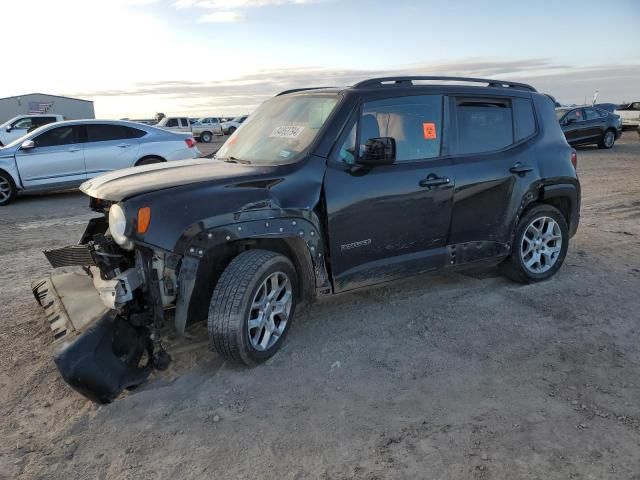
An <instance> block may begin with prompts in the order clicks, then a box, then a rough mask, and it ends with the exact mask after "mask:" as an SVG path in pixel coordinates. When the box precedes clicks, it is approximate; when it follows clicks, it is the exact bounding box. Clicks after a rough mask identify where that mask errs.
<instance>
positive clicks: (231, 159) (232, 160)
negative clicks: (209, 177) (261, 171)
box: [216, 157, 251, 165]
mask: <svg viewBox="0 0 640 480" xmlns="http://www.w3.org/2000/svg"><path fill="white" fill-rule="evenodd" d="M216 158H217V159H218V160H222V161H223V162H227V163H242V164H244V165H250V164H251V162H250V161H249V160H241V159H239V158H236V157H225V158H218V157H216Z"/></svg>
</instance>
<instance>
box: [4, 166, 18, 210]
mask: <svg viewBox="0 0 640 480" xmlns="http://www.w3.org/2000/svg"><path fill="white" fill-rule="evenodd" d="M16 193H17V189H16V184H15V183H13V178H11V175H9V174H8V173H5V172H0V206H3V205H9V204H10V203H11V202H12V201H13V199H14V198H15V197H16Z"/></svg>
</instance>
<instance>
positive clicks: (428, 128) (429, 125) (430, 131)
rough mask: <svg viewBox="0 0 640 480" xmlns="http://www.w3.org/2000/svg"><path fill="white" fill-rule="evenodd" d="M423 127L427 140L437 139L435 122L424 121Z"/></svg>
mask: <svg viewBox="0 0 640 480" xmlns="http://www.w3.org/2000/svg"><path fill="white" fill-rule="evenodd" d="M422 129H423V131H424V139H425V140H435V139H436V124H435V123H434V122H424V123H423V124H422Z"/></svg>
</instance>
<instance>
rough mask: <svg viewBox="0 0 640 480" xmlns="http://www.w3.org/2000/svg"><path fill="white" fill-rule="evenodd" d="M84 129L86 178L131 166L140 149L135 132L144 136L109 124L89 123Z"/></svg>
mask: <svg viewBox="0 0 640 480" xmlns="http://www.w3.org/2000/svg"><path fill="white" fill-rule="evenodd" d="M86 129H87V143H85V146H84V158H85V164H86V168H87V178H91V177H93V176H95V175H99V174H100V173H103V172H109V171H111V170H117V169H120V168H126V167H131V166H133V164H134V162H135V161H136V160H137V155H138V150H139V148H140V140H139V139H138V138H136V133H135V132H142V134H144V131H142V130H139V129H137V128H132V127H127V126H124V125H116V124H109V123H104V124H103V123H90V124H87V126H86ZM138 136H140V135H138Z"/></svg>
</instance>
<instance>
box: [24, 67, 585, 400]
mask: <svg viewBox="0 0 640 480" xmlns="http://www.w3.org/2000/svg"><path fill="white" fill-rule="evenodd" d="M452 80H453V81H456V82H464V83H465V84H464V85H462V84H450V83H449V82H450V81H452ZM423 81H426V82H438V83H437V84H433V83H430V84H421V82H423ZM575 166H576V157H575V151H573V149H572V148H571V147H570V146H569V145H568V144H567V142H566V140H565V138H564V135H563V133H562V131H561V129H560V126H559V124H558V121H557V118H556V115H555V111H554V104H553V102H552V101H551V100H550V99H549V98H548V97H547V96H545V95H542V94H539V93H537V92H536V90H535V89H534V88H533V87H531V86H529V85H525V84H521V83H515V82H506V81H497V80H484V79H468V78H453V77H401V78H379V79H372V80H366V81H363V82H360V83H358V84H356V85H354V86H352V87H348V88H315V89H313V88H309V89H300V90H292V91H287V92H283V93H281V94H279V95H277V96H276V97H274V98H273V99H271V100H269V101H267V102H265V103H264V104H263V105H261V106H260V107H259V108H258V110H256V112H255V113H253V114H252V115H251V116H250V117H249V118H248V119H247V121H246V122H244V123H243V124H242V126H241V127H240V128H239V129H238V130H237V131H236V132H235V133H234V134H233V135H232V136H231V137H230V138H229V139H228V140H227V142H226V143H225V144H224V146H223V147H222V148H221V149H220V151H219V152H218V155H217V159H216V160H215V161H211V160H196V161H185V162H179V163H178V162H174V163H166V164H159V165H154V166H148V167H145V169H144V170H140V169H126V170H119V171H117V172H113V173H110V174H107V175H104V176H102V177H97V178H95V179H92V180H90V181H88V182H86V183H85V184H84V185H83V186H82V190H83V191H84V192H85V193H86V194H87V195H89V196H90V197H91V198H90V205H91V208H92V209H93V210H94V211H96V212H100V213H102V214H103V215H102V216H101V217H100V218H96V219H93V220H91V222H90V223H89V226H88V227H87V231H86V233H85V234H84V235H83V237H82V240H81V242H80V244H79V245H74V246H71V247H66V248H63V249H59V250H52V251H47V252H46V255H47V257H48V258H49V260H50V261H51V263H52V265H53V266H55V267H59V266H68V265H82V266H83V267H85V268H86V269H87V271H88V272H90V273H91V275H92V278H93V280H90V279H88V280H87V281H88V282H91V281H93V283H94V285H95V286H96V288H98V290H99V292H100V296H101V297H102V298H103V301H104V302H105V304H106V305H108V306H109V307H110V308H111V309H112V311H111V312H110V313H108V314H107V315H105V316H104V317H102V318H100V319H98V320H97V321H95V322H94V323H92V324H91V326H90V328H87V329H86V330H85V331H84V333H83V332H82V329H81V328H77V327H75V326H74V325H73V324H70V323H69V322H67V323H66V324H64V323H62V324H61V323H60V322H59V321H57V322H56V325H57V326H56V329H57V330H56V331H55V332H54V333H55V336H56V338H57V339H58V340H57V341H59V342H62V341H64V342H67V346H66V347H65V349H63V350H62V352H61V353H59V354H58V355H57V357H56V363H57V365H58V367H59V369H60V371H61V373H62V375H63V377H64V378H65V379H66V380H67V382H69V383H70V384H71V385H72V386H73V387H74V388H76V389H77V390H79V391H80V392H82V393H83V394H85V395H87V396H88V397H89V398H92V399H94V400H96V401H110V400H111V399H113V398H114V397H115V396H116V395H117V394H118V392H119V391H120V390H121V389H122V388H125V387H130V386H132V385H134V384H136V383H139V382H140V381H142V379H143V378H144V377H145V376H146V375H147V374H148V371H149V368H150V367H149V365H151V366H152V367H157V368H162V367H164V366H166V360H167V355H166V354H163V352H164V351H163V350H162V346H161V345H160V342H159V338H160V335H159V332H158V329H159V327H160V325H162V324H163V322H164V321H166V320H167V319H169V318H171V321H173V322H175V328H176V329H177V331H178V332H179V333H182V332H183V331H184V329H185V326H186V325H188V324H189V323H191V322H195V321H199V320H208V326H209V336H210V345H211V348H212V349H213V350H215V351H217V352H218V353H219V354H221V355H224V356H228V357H231V358H234V359H236V360H239V361H240V362H243V363H246V364H255V363H257V362H261V361H264V360H266V359H267V358H269V357H270V356H272V355H273V354H274V353H275V352H276V351H277V350H278V349H279V348H280V346H281V345H282V343H283V341H284V339H285V337H286V335H287V333H288V331H289V329H290V327H291V324H292V321H293V317H294V312H295V311H296V307H297V306H298V305H299V304H301V303H306V302H309V301H312V300H313V299H314V298H315V297H317V296H326V295H331V294H334V293H340V292H345V291H349V290H352V289H355V288H360V287H367V286H371V285H377V284H381V283H384V282H387V281H390V280H395V279H401V278H405V277H407V276H410V275H417V274H423V273H425V272H432V271H437V270H444V269H456V268H463V267H466V266H470V265H471V266H477V265H495V264H500V265H501V267H502V269H503V271H504V273H505V274H506V275H507V276H508V277H509V278H511V279H514V280H516V281H519V282H523V283H529V282H537V281H541V280H546V279H548V278H549V277H551V276H552V275H554V274H555V273H556V272H557V271H558V269H559V268H560V266H561V265H562V263H563V261H564V258H565V255H566V253H567V248H568V246H569V239H570V238H571V237H572V236H573V235H574V234H575V232H576V230H577V228H578V221H579V217H580V184H579V181H578V177H577V175H576V170H575ZM425 288H428V284H425ZM41 293H42V292H38V291H36V295H37V297H38V298H39V299H40V301H42V295H41ZM70 295H73V293H70ZM170 309H173V310H174V315H172V316H171V317H169V316H166V315H167V314H166V312H167V311H168V310H170ZM56 318H58V317H56ZM145 350H146V351H147V353H148V354H149V355H148V357H147V358H151V359H152V360H151V363H150V364H147V365H146V366H144V367H140V366H139V365H138V363H139V361H140V358H141V356H142V355H143V352H144V351H145ZM80 359H82V361H80ZM105 372H109V374H108V375H107V374H105Z"/></svg>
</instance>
